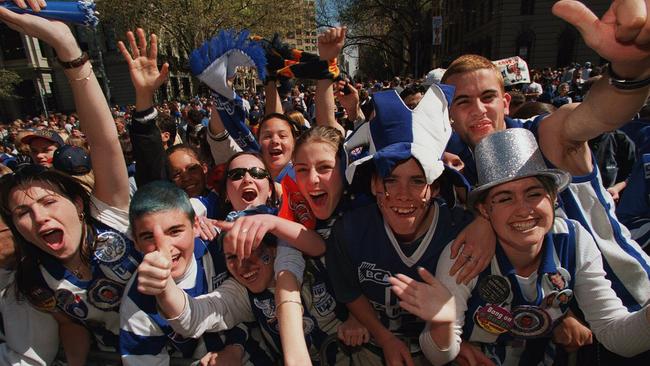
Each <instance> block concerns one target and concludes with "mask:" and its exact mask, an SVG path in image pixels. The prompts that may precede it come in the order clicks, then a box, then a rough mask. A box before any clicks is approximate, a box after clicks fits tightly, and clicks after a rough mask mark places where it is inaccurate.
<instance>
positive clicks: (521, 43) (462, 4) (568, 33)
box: [434, 0, 611, 68]
mask: <svg viewBox="0 0 650 366" xmlns="http://www.w3.org/2000/svg"><path fill="white" fill-rule="evenodd" d="M554 3H555V1H553V0H439V9H438V11H437V12H436V13H437V14H435V15H438V14H440V15H442V19H443V22H442V24H443V25H442V42H441V45H439V46H434V65H435V66H436V67H439V66H443V67H444V66H446V65H447V64H448V63H449V62H451V61H452V60H453V59H455V58H456V57H458V56H460V55H462V54H466V53H475V54H480V55H483V56H485V57H487V58H490V59H492V60H498V59H502V58H507V57H511V56H520V57H522V58H523V59H524V60H526V61H527V62H528V64H529V66H530V67H531V68H541V67H562V66H567V65H569V64H570V63H572V62H577V63H580V64H584V62H586V61H591V62H592V63H595V64H598V63H600V61H601V60H600V56H598V55H597V54H596V53H595V52H594V51H592V50H591V49H590V48H589V47H587V45H586V44H585V43H584V42H583V40H582V37H581V36H580V34H579V33H578V31H577V30H576V29H575V28H574V27H573V26H571V25H569V24H567V23H566V22H564V21H563V20H561V19H560V18H558V17H556V16H554V15H553V14H552V13H551V7H552V6H553V4H554ZM583 3H585V5H587V6H588V7H589V8H590V9H592V11H594V13H596V15H597V16H599V17H600V16H602V15H603V14H604V13H605V11H606V10H607V8H608V7H609V5H610V4H611V1H608V0H584V1H583Z"/></svg>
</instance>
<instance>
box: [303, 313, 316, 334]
mask: <svg viewBox="0 0 650 366" xmlns="http://www.w3.org/2000/svg"><path fill="white" fill-rule="evenodd" d="M302 330H303V332H304V333H305V335H307V334H311V331H312V330H314V321H313V320H312V319H311V318H309V317H306V316H303V317H302Z"/></svg>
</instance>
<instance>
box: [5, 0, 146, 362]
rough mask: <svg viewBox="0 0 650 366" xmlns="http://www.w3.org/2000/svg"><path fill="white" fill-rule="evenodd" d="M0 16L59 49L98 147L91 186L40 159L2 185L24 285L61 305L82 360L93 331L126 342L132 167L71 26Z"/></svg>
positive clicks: (62, 329)
mask: <svg viewBox="0 0 650 366" xmlns="http://www.w3.org/2000/svg"><path fill="white" fill-rule="evenodd" d="M30 3H31V2H30ZM34 4H35V3H34ZM0 20H2V21H4V22H5V23H6V24H7V25H8V26H9V27H10V28H12V29H15V30H17V31H19V32H23V33H25V34H28V35H30V36H33V37H36V38H39V39H40V40H42V41H43V42H45V43H47V44H49V45H50V46H52V47H53V48H54V49H55V51H56V55H57V57H58V58H59V60H60V62H61V64H62V65H63V68H64V73H65V76H66V77H67V79H68V82H69V83H70V87H71V89H72V93H73V96H74V99H75V105H76V107H77V112H78V114H79V118H80V120H82V122H81V123H82V125H83V128H84V132H85V134H86V136H87V139H88V142H89V144H90V145H91V147H92V154H91V160H92V166H93V168H94V173H95V186H94V189H93V191H92V194H88V192H87V191H86V190H85V189H84V187H83V186H82V185H81V184H80V183H78V182H77V181H76V180H75V179H74V178H72V177H70V176H67V175H64V174H62V173H58V172H56V171H50V170H44V169H42V168H39V167H33V166H32V167H25V168H23V169H21V170H19V171H17V172H15V173H13V174H8V175H5V176H3V177H2V179H1V183H0V202H1V203H2V207H1V213H2V216H3V219H4V220H5V222H6V223H7V224H8V225H9V227H10V228H11V231H12V233H13V235H14V238H15V242H16V244H17V245H16V247H17V248H16V253H17V258H19V259H20V260H19V261H18V265H17V269H16V283H17V290H18V291H19V292H20V294H21V295H22V296H24V297H25V298H27V299H28V300H29V301H30V302H31V303H32V304H33V305H34V306H35V307H36V308H39V309H41V310H44V311H48V312H52V313H53V316H54V317H55V319H56V320H57V321H58V323H59V334H60V339H61V342H62V343H63V347H64V350H65V354H66V359H67V362H68V364H69V365H84V364H86V356H87V354H88V351H89V349H90V344H91V341H90V337H89V331H88V330H90V331H91V332H92V333H93V335H94V336H95V338H96V340H97V344H98V346H100V348H105V349H112V350H115V348H116V346H117V345H118V334H119V306H120V302H121V298H122V292H123V289H124V285H125V284H126V283H127V282H128V280H129V278H130V277H131V275H133V273H134V272H135V271H136V268H137V265H138V262H139V260H140V258H141V257H140V255H139V253H137V251H136V250H135V247H134V245H133V243H132V242H131V241H130V240H129V239H128V238H127V236H126V235H125V233H126V231H127V228H128V213H127V209H128V205H129V183H128V176H127V171H126V167H125V166H124V159H123V157H122V152H121V149H120V144H119V140H118V136H117V131H116V129H115V123H114V122H113V118H112V115H111V112H110V109H109V107H108V105H107V104H106V99H105V98H104V94H103V93H102V89H101V87H100V86H99V83H98V82H97V79H96V78H95V74H94V73H93V70H92V67H91V65H90V62H88V56H87V55H86V53H85V52H82V51H81V49H80V48H79V46H78V45H77V42H76V40H75V38H74V36H73V35H72V33H71V31H70V28H69V27H68V26H67V25H65V24H63V23H61V22H55V21H48V20H46V19H44V18H41V17H37V16H33V15H29V14H22V15H19V14H16V13H13V12H11V11H9V10H7V9H5V8H1V7H0ZM80 55H81V56H80ZM57 310H58V311H57Z"/></svg>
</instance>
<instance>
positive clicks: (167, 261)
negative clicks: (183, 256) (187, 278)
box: [138, 240, 174, 296]
mask: <svg viewBox="0 0 650 366" xmlns="http://www.w3.org/2000/svg"><path fill="white" fill-rule="evenodd" d="M170 283H172V284H173V283H174V280H173V279H172V255H171V246H170V245H169V244H168V243H166V242H165V241H164V240H163V241H157V242H156V250H154V251H153V252H149V253H147V254H145V256H144V258H143V259H142V262H141V263H140V265H139V266H138V291H140V292H141V293H143V294H145V295H152V296H157V295H160V294H162V293H163V292H164V291H165V290H166V289H167V286H168V285H169V284H170Z"/></svg>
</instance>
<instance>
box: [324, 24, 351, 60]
mask: <svg viewBox="0 0 650 366" xmlns="http://www.w3.org/2000/svg"><path fill="white" fill-rule="evenodd" d="M347 31H348V28H347V27H335V28H330V29H328V30H326V31H325V32H323V33H321V34H320V35H319V36H318V55H319V56H320V59H321V60H331V59H334V58H337V57H338V56H339V53H341V49H343V45H344V44H345V34H346V33H347Z"/></svg>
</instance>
